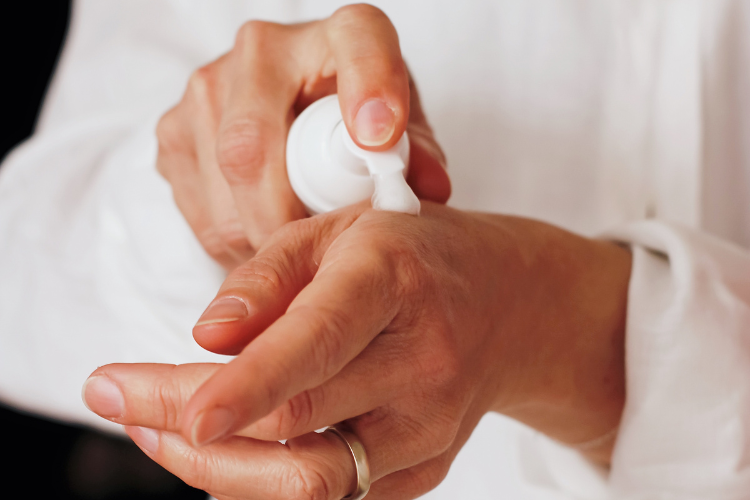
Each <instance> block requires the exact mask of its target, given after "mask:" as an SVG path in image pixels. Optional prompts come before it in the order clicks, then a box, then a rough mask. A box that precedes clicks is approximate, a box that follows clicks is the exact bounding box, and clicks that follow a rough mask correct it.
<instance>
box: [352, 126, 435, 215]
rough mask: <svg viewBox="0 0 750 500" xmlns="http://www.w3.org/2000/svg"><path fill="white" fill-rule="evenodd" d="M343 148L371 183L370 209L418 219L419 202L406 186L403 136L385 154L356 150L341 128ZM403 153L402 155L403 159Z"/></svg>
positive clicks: (406, 143)
mask: <svg viewBox="0 0 750 500" xmlns="http://www.w3.org/2000/svg"><path fill="white" fill-rule="evenodd" d="M339 128H340V129H342V131H341V134H342V135H343V140H344V145H345V146H346V148H347V149H348V150H349V151H350V152H351V153H352V154H353V155H354V156H356V157H357V158H359V159H361V160H364V162H365V165H366V166H367V170H368V171H369V173H370V176H372V179H373V181H374V182H375V192H374V193H373V195H372V208H374V209H375V210H387V211H390V212H403V213H406V214H412V215H419V210H420V208H421V204H420V203H419V198H417V195H415V194H414V191H412V190H411V187H409V184H407V183H406V167H407V164H406V162H405V161H404V156H405V157H406V158H407V161H408V158H409V138H408V137H407V135H406V133H404V135H403V136H402V137H401V139H400V140H399V142H398V143H396V145H395V146H393V147H392V148H391V149H389V150H387V151H380V152H373V151H366V150H364V149H362V148H360V147H359V146H357V145H356V144H355V143H354V141H353V140H352V138H351V137H350V136H349V134H348V133H347V131H346V128H345V127H343V126H341V127H339ZM404 150H405V151H406V154H405V155H404Z"/></svg>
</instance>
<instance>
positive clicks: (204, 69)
mask: <svg viewBox="0 0 750 500" xmlns="http://www.w3.org/2000/svg"><path fill="white" fill-rule="evenodd" d="M215 81H216V71H215V69H214V65H213V64H207V65H206V66H201V67H200V68H198V69H197V70H195V71H194V72H193V73H192V74H191V75H190V78H189V79H188V86H187V93H188V94H190V96H191V97H193V98H195V99H198V100H199V101H202V100H205V99H206V98H207V97H208V96H209V95H210V92H211V89H212V88H213V87H214V83H215Z"/></svg>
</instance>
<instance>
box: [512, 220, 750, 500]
mask: <svg viewBox="0 0 750 500" xmlns="http://www.w3.org/2000/svg"><path fill="white" fill-rule="evenodd" d="M606 237H607V238H608V239H612V240H615V241H619V242H622V243H625V244H628V245H629V246H630V247H631V249H632V252H633V268H632V275H631V279H630V286H629V292H628V313H627V326H626V380H627V400H626V404H625V409H624V413H623V417H622V421H621V425H620V429H619V433H618V437H617V441H616V445H615V449H614V453H613V458H612V465H611V469H610V470H609V471H608V473H607V471H601V470H598V471H597V468H596V467H594V466H593V465H588V467H587V466H586V462H585V460H583V459H582V457H580V456H576V455H577V453H576V452H575V451H573V450H567V449H564V448H563V447H562V446H561V445H558V444H556V443H553V442H551V441H550V440H548V439H547V438H544V437H542V436H535V437H533V438H529V439H527V443H525V444H526V445H527V448H529V449H531V450H532V451H531V452H529V453H532V454H535V456H536V459H538V460H539V462H541V463H543V464H544V467H546V471H545V472H544V474H539V473H537V474H536V475H528V477H530V478H531V481H530V482H531V483H532V484H533V483H535V486H536V487H537V488H541V489H547V490H550V491H553V490H556V491H557V492H558V493H561V494H562V496H561V497H560V498H569V499H576V500H579V499H580V500H588V499H589V498H592V499H593V498H600V499H601V498H609V499H612V500H625V499H627V500H641V499H643V500H651V499H709V498H710V499H712V500H720V499H741V498H747V495H748V491H750V461H748V458H747V457H748V452H749V451H750V448H749V445H750V441H749V440H748V438H747V436H748V434H750V252H748V251H747V250H745V249H743V248H741V247H738V246H735V245H732V244H729V243H727V242H725V241H722V240H720V239H718V238H715V237H713V236H711V235H708V234H706V233H702V232H700V231H697V230H693V229H688V228H686V227H681V226H677V225H673V224H668V223H664V222H658V221H642V222H636V223H632V224H630V225H627V226H624V227H622V228H620V229H618V230H615V231H611V232H610V233H608V234H607V235H606ZM522 458H523V457H522ZM523 462H524V461H523V460H522V465H523ZM525 463H526V464H531V463H534V460H528V459H527V460H525ZM536 466H537V467H539V464H538V463H537V465H536ZM526 468H527V469H528V466H526ZM587 469H588V470H587ZM534 478H536V479H534ZM539 478H543V480H540V479H539Z"/></svg>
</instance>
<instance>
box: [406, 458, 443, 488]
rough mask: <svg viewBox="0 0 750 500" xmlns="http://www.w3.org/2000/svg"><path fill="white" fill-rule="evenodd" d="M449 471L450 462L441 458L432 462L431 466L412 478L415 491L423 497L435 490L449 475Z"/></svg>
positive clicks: (414, 474)
mask: <svg viewBox="0 0 750 500" xmlns="http://www.w3.org/2000/svg"><path fill="white" fill-rule="evenodd" d="M449 469H450V462H449V461H447V460H444V459H443V458H442V457H440V458H437V459H435V460H434V461H433V462H431V463H430V464H429V466H426V467H424V468H423V469H422V470H420V471H418V472H414V473H413V474H412V476H411V482H412V485H413V487H414V491H415V492H418V493H419V494H420V495H421V494H424V493H427V492H428V491H431V490H433V489H435V488H436V487H437V486H438V485H439V484H440V483H442V482H443V480H444V479H445V477H446V476H447V475H448V470H449Z"/></svg>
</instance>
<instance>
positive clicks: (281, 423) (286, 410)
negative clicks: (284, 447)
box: [276, 391, 315, 439]
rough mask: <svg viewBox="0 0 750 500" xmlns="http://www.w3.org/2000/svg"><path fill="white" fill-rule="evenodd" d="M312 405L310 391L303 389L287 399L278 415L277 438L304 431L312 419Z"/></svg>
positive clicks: (285, 437) (287, 437)
mask: <svg viewBox="0 0 750 500" xmlns="http://www.w3.org/2000/svg"><path fill="white" fill-rule="evenodd" d="M314 407H315V405H314V403H313V396H312V394H311V392H310V391H303V392H301V393H300V394H297V395H296V396H294V397H293V398H292V399H290V400H289V401H287V402H286V404H284V406H283V407H282V408H281V411H280V412H279V415H278V427H277V429H276V431H277V435H278V436H279V439H290V438H293V437H296V436H298V435H299V434H301V433H303V432H305V431H306V430H307V428H308V427H309V426H310V423H311V422H312V420H313V414H314V413H313V412H314Z"/></svg>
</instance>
